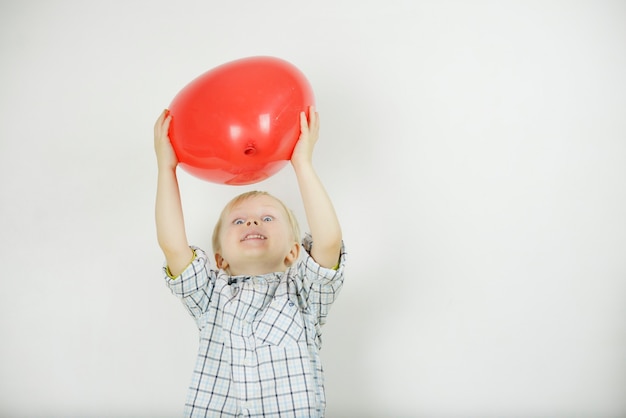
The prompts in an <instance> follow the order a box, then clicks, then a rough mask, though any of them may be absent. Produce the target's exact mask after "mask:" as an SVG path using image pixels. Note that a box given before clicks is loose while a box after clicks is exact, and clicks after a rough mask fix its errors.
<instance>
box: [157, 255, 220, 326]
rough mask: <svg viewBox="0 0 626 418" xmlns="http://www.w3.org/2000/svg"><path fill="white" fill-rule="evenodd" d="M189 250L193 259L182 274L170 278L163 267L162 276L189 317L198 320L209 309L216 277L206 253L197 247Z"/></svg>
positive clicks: (167, 271) (166, 269)
mask: <svg viewBox="0 0 626 418" xmlns="http://www.w3.org/2000/svg"><path fill="white" fill-rule="evenodd" d="M191 249H192V250H193V252H194V259H193V261H192V262H191V263H190V264H189V265H188V266H187V268H185V270H184V271H183V272H182V273H180V274H179V275H178V276H176V277H172V276H171V275H170V274H169V270H168V268H167V266H163V275H164V277H165V283H166V284H167V286H168V287H169V288H170V290H171V291H172V293H173V294H174V296H176V297H178V298H179V299H180V300H181V301H182V302H183V305H185V307H186V308H187V310H188V311H189V313H190V314H191V316H193V317H194V318H195V319H196V320H198V319H200V317H201V316H202V314H204V313H205V312H206V311H207V310H208V308H209V302H210V301H211V296H212V294H213V289H214V287H215V279H216V276H217V275H216V272H215V270H213V269H211V268H210V266H209V262H208V257H207V255H206V253H205V252H204V251H203V250H201V249H200V248H198V247H191Z"/></svg>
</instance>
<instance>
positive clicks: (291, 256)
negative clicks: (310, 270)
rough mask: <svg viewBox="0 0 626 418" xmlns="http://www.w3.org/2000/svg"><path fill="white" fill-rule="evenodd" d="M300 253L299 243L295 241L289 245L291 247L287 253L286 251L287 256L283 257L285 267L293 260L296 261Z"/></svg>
mask: <svg viewBox="0 0 626 418" xmlns="http://www.w3.org/2000/svg"><path fill="white" fill-rule="evenodd" d="M299 255H300V244H299V243H297V242H295V241H294V243H293V244H292V245H291V249H290V250H289V253H287V256H286V257H285V265H286V266H287V267H289V266H291V265H292V264H293V263H294V261H296V260H297V259H298V256H299Z"/></svg>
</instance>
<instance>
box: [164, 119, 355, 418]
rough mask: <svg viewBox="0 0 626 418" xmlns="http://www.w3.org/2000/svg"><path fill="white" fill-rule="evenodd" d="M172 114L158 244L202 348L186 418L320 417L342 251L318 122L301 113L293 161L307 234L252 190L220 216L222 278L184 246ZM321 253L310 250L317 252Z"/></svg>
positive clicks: (217, 237) (217, 238) (278, 205)
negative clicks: (319, 157)
mask: <svg viewBox="0 0 626 418" xmlns="http://www.w3.org/2000/svg"><path fill="white" fill-rule="evenodd" d="M170 121H171V116H169V115H168V112H167V111H164V112H163V113H162V114H161V115H160V117H159V118H158V120H157V121H156V124H155V127H154V145H155V151H156V155H157V164H158V182H157V197H156V227H157V238H158V242H159V245H160V247H161V249H162V250H163V253H164V255H165V259H166V266H165V267H164V270H165V276H166V277H165V280H166V282H167V285H168V286H169V287H170V289H171V291H172V293H173V294H175V295H176V296H177V297H179V298H180V299H181V300H182V302H183V304H184V305H185V307H186V308H187V310H188V311H189V313H190V314H191V315H192V316H193V317H194V319H195V321H196V324H197V326H198V328H199V330H200V346H199V350H198V357H197V361H196V366H195V368H194V372H193V376H192V382H191V386H190V388H189V392H188V395H187V402H186V404H185V416H186V417H307V418H310V417H323V416H324V408H325V404H326V402H325V397H324V386H323V375H322V366H321V363H320V357H319V353H318V351H319V349H320V347H321V332H320V328H321V326H322V325H323V324H324V323H325V322H326V315H327V313H328V310H329V308H330V305H331V304H332V303H333V301H334V299H335V297H336V296H337V294H338V292H339V290H340V289H341V286H342V284H343V270H344V262H345V253H344V251H343V243H342V235H341V228H340V226H339V221H338V219H337V216H336V214H335V210H334V208H333V205H332V202H331V201H330V198H329V197H328V194H327V193H326V191H325V189H324V187H323V185H322V183H321V181H320V179H319V177H318V176H317V174H316V172H315V170H314V168H313V164H312V156H313V148H314V146H315V143H316V141H317V139H318V135H319V118H318V114H317V112H315V109H314V108H313V107H311V108H310V109H309V118H308V120H307V116H306V114H305V113H304V112H302V113H301V115H300V128H301V133H300V137H299V139H298V142H297V144H296V147H295V149H294V152H293V154H292V157H291V164H292V166H293V169H294V172H295V174H296V178H297V181H298V186H299V189H300V193H301V196H302V201H303V205H304V208H305V213H306V217H307V221H308V224H309V227H310V229H311V233H310V235H307V236H306V237H305V238H304V240H303V247H304V249H305V250H306V254H304V256H303V257H300V245H299V241H300V237H299V229H298V224H297V222H296V221H295V218H294V217H293V215H292V213H291V211H289V210H288V209H287V208H286V207H285V206H284V204H283V203H282V202H281V201H280V200H278V199H276V198H275V197H273V196H271V195H269V194H267V193H264V192H250V193H245V194H243V195H240V196H238V197H236V198H235V199H233V200H232V201H231V202H230V203H229V204H228V205H226V207H225V208H224V210H223V212H222V215H221V216H220V219H219V220H218V222H217V225H216V228H215V231H214V234H213V250H214V253H215V254H214V258H215V264H216V268H212V267H210V265H209V262H208V257H207V255H206V253H205V252H204V251H202V250H201V249H200V248H197V247H190V246H189V244H188V242H187V237H186V233H185V226H184V220H183V212H182V207H181V200H180V194H179V189H178V182H177V178H176V166H177V164H178V161H177V158H176V154H175V153H174V151H173V148H172V146H171V144H170V140H169V137H168V128H169V124H170ZM313 243H314V244H313Z"/></svg>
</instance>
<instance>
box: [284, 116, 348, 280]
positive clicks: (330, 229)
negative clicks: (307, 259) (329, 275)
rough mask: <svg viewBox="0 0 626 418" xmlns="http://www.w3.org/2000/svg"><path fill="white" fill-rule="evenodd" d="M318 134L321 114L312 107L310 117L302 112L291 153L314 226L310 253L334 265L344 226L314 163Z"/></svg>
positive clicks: (309, 220) (312, 227)
mask: <svg viewBox="0 0 626 418" xmlns="http://www.w3.org/2000/svg"><path fill="white" fill-rule="evenodd" d="M318 137H319V116H318V114H317V112H316V111H315V108H314V107H313V106H311V108H310V109H309V118H308V120H307V117H306V114H305V113H304V112H302V113H301V114H300V138H299V139H298V142H297V144H296V147H295V149H294V151H293V154H292V156H291V165H292V166H293V168H294V171H295V173H296V178H297V179H298V186H299V188H300V194H301V195H302V203H303V205H304V210H305V213H306V218H307V221H308V224H309V228H310V229H311V236H312V238H313V248H312V249H311V256H312V257H313V259H314V260H315V261H316V262H317V263H318V264H319V265H321V266H322V267H326V268H333V267H335V266H336V265H337V263H338V262H339V253H340V251H341V240H342V234H341V226H340V225H339V220H338V219H337V215H336V213H335V208H334V207H333V204H332V201H331V200H330V197H329V196H328V193H327V192H326V189H325V188H324V185H323V184H322V182H321V180H320V178H319V177H318V175H317V173H316V171H315V169H314V167H313V148H314V147H315V143H316V142H317V139H318Z"/></svg>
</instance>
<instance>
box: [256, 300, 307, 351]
mask: <svg viewBox="0 0 626 418" xmlns="http://www.w3.org/2000/svg"><path fill="white" fill-rule="evenodd" d="M253 330H254V338H255V339H256V341H257V343H258V344H261V345H275V346H285V345H289V344H292V343H295V342H298V341H299V340H300V338H302V333H303V326H302V315H301V314H300V310H299V309H298V306H297V305H296V304H295V303H293V302H292V301H290V300H289V299H288V298H287V297H279V298H276V299H273V300H272V302H270V304H269V305H268V306H267V308H265V310H264V311H263V312H262V313H261V314H260V315H259V316H257V318H256V319H255V320H254V323H253Z"/></svg>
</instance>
